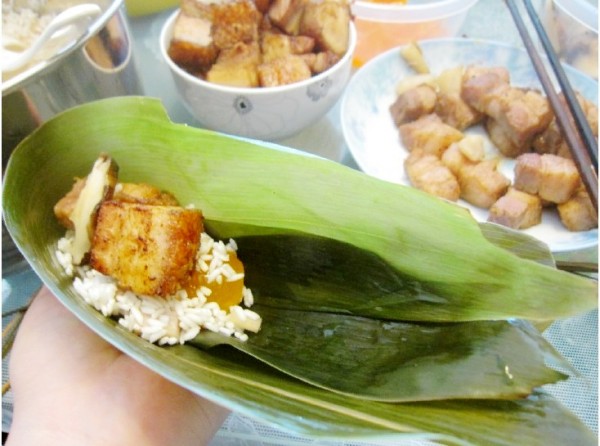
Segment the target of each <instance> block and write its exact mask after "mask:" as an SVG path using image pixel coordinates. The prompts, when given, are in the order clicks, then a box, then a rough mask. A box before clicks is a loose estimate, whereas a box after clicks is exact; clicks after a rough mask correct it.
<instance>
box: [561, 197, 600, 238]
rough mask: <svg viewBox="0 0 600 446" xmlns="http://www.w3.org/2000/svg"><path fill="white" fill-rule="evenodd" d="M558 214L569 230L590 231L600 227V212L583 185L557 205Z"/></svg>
mask: <svg viewBox="0 0 600 446" xmlns="http://www.w3.org/2000/svg"><path fill="white" fill-rule="evenodd" d="M557 209H558V215H559V216H560V220H561V222H562V224H563V225H565V227H566V228H567V229H568V230H569V231H588V230H590V229H593V228H597V227H598V214H597V212H596V209H594V205H593V204H592V200H591V199H590V196H589V195H588V193H587V192H586V191H585V189H584V188H583V187H581V188H579V189H577V190H576V191H575V193H574V194H573V195H572V196H571V197H570V198H569V199H568V200H567V201H565V202H564V203H561V204H559V205H558V206H557Z"/></svg>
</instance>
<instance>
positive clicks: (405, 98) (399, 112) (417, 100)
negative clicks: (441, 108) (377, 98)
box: [390, 84, 437, 126]
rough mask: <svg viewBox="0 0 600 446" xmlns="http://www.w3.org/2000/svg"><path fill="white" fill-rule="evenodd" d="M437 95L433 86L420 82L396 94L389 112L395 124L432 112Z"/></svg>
mask: <svg viewBox="0 0 600 446" xmlns="http://www.w3.org/2000/svg"><path fill="white" fill-rule="evenodd" d="M436 100H437V95H436V92H435V90H434V89H433V87H431V86H430V85H426V84H422V85H418V86H416V87H414V88H411V89H409V90H407V91H405V92H403V93H401V94H399V95H398V97H397V98H396V100H395V101H394V103H393V104H392V105H391V106H390V113H391V114H392V119H393V120H394V123H395V124H396V126H399V125H402V124H405V123H407V122H410V121H414V120H415V119H418V118H420V117H421V116H424V115H428V114H431V113H433V111H434V110H435V106H436Z"/></svg>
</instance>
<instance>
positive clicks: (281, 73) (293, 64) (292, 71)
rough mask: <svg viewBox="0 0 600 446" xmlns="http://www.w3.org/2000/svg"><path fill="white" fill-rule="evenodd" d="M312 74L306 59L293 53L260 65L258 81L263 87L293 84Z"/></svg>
mask: <svg viewBox="0 0 600 446" xmlns="http://www.w3.org/2000/svg"><path fill="white" fill-rule="evenodd" d="M311 76H312V73H311V71H310V68H309V67H308V65H307V64H306V62H305V61H304V59H303V58H302V57H300V56H296V55H292V54H290V55H288V56H286V57H280V58H278V59H275V60H271V61H270V62H266V63H262V64H260V65H259V66H258V82H259V84H260V86H261V87H277V86H280V85H287V84H292V83H294V82H299V81H302V80H305V79H309V78H310V77H311Z"/></svg>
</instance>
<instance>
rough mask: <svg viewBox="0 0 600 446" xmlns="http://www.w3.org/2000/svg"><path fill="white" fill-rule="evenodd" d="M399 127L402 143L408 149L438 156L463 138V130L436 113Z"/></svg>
mask: <svg viewBox="0 0 600 446" xmlns="http://www.w3.org/2000/svg"><path fill="white" fill-rule="evenodd" d="M398 128H399V131H400V138H401V139H402V143H403V144H404V146H405V147H406V149H407V150H409V151H413V150H416V149H419V150H423V151H424V152H426V153H429V154H432V155H435V156H437V157H438V158H439V157H441V156H442V153H443V152H444V150H446V149H447V148H448V147H449V146H450V144H452V143H453V142H456V141H459V140H461V139H462V138H463V134H462V132H460V131H459V130H456V129H455V128H454V127H451V126H449V125H448V124H446V123H444V122H443V121H442V120H441V119H440V117H439V116H437V115H435V114H429V115H425V116H422V117H420V118H419V119H417V120H416V121H413V122H408V123H406V124H402V125H401V126H400V127H398Z"/></svg>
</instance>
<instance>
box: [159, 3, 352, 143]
mask: <svg viewBox="0 0 600 446" xmlns="http://www.w3.org/2000/svg"><path fill="white" fill-rule="evenodd" d="M266 3H267V4H265V5H261V2H255V1H253V0H235V1H233V2H213V3H202V2H196V1H186V0H184V1H183V2H182V3H181V8H179V9H177V10H175V11H174V12H173V14H172V15H171V16H170V17H169V18H168V20H167V21H166V22H165V24H164V26H163V29H162V32H161V36H160V48H161V53H162V56H163V58H164V60H165V61H166V63H167V64H168V66H169V69H170V72H171V74H172V76H173V79H174V81H175V84H176V88H177V92H178V93H179V96H180V98H181V100H182V101H183V103H184V105H185V106H186V108H187V109H188V110H189V111H190V113H191V114H192V115H193V116H194V117H195V118H196V120H197V121H198V123H199V124H200V126H202V127H204V128H207V129H210V130H215V131H219V132H222V133H227V134H231V135H236V136H241V137H248V138H254V139H260V140H267V141H274V140H278V139H282V138H285V137H288V136H291V135H293V134H295V133H297V132H299V131H301V130H302V129H304V128H306V127H308V126H310V125H311V124H313V123H315V122H317V121H318V120H319V119H320V118H322V117H323V116H324V115H325V114H326V113H327V112H328V111H329V110H330V109H331V107H333V105H334V104H335V103H336V102H337V101H338V99H339V98H340V96H341V94H342V92H343V90H344V88H345V86H346V84H347V82H348V79H349V77H350V73H351V69H352V55H353V51H354V48H355V46H356V31H355V28H354V25H353V23H352V20H351V15H350V7H349V5H348V4H346V3H343V2H337V1H334V0H325V1H323V2H320V3H313V2H310V3H303V4H302V5H295V4H292V3H293V2H292V3H290V2H280V1H278V0H274V1H272V2H266ZM292 8H296V9H292Z"/></svg>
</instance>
